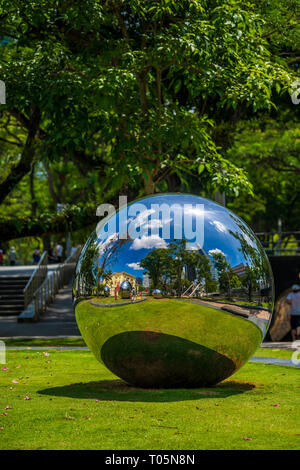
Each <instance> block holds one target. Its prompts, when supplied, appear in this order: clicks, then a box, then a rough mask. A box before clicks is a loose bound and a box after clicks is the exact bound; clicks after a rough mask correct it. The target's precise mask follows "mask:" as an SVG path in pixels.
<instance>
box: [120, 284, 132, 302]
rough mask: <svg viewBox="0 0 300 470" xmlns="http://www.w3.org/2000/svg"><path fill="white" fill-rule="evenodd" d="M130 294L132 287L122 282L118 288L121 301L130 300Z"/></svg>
mask: <svg viewBox="0 0 300 470" xmlns="http://www.w3.org/2000/svg"><path fill="white" fill-rule="evenodd" d="M131 292H132V285H131V284H130V282H129V281H127V280H126V281H123V282H122V284H121V286H120V295H121V298H122V299H130V297H131Z"/></svg>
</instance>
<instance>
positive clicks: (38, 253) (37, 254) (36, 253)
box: [33, 246, 41, 264]
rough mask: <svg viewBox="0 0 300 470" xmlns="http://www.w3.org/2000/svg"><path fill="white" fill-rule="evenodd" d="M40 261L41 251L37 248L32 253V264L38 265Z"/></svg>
mask: <svg viewBox="0 0 300 470" xmlns="http://www.w3.org/2000/svg"><path fill="white" fill-rule="evenodd" d="M40 259H41V250H40V248H39V247H38V246H37V247H36V248H35V250H34V252H33V264H39V261H40Z"/></svg>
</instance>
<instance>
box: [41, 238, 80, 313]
mask: <svg viewBox="0 0 300 470" xmlns="http://www.w3.org/2000/svg"><path fill="white" fill-rule="evenodd" d="M80 250H81V248H80V247H78V248H77V249H76V250H75V251H74V253H73V254H72V255H71V256H69V258H67V259H66V260H65V261H64V262H63V263H61V264H60V265H59V266H58V267H57V268H56V269H55V270H54V271H53V272H51V273H50V274H49V276H48V277H47V278H46V279H45V281H44V282H43V284H42V285H41V286H40V287H39V288H38V289H37V290H36V291H35V293H34V295H33V300H34V316H35V318H36V320H38V318H39V315H40V313H42V312H43V311H45V310H46V308H47V306H48V305H49V304H51V303H52V302H53V301H54V299H55V296H56V294H57V292H58V291H59V289H61V288H62V287H63V286H65V285H66V284H68V282H69V281H70V280H71V279H72V275H73V273H74V270H75V266H76V262H77V259H78V257H79V253H80Z"/></svg>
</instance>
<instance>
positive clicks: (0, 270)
mask: <svg viewBox="0 0 300 470" xmlns="http://www.w3.org/2000/svg"><path fill="white" fill-rule="evenodd" d="M35 268H36V266H35V265H31V264H30V265H27V266H0V276H12V275H19V276H31V274H32V272H33V271H34V269H35ZM57 268H58V264H48V271H54V269H57Z"/></svg>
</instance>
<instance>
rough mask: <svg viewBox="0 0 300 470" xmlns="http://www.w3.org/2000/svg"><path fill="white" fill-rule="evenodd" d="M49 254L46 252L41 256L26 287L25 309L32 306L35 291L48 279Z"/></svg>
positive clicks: (24, 291)
mask: <svg viewBox="0 0 300 470" xmlns="http://www.w3.org/2000/svg"><path fill="white" fill-rule="evenodd" d="M47 264H48V253H47V251H44V253H43V254H42V256H41V259H40V261H39V263H38V265H37V267H36V269H35V270H34V271H33V273H32V274H31V276H30V279H29V281H28V282H27V284H26V286H25V287H24V290H23V293H24V308H26V307H27V305H29V304H30V302H31V301H32V299H33V296H34V293H35V291H36V290H37V289H38V288H39V287H40V285H41V284H42V283H43V281H44V279H45V278H46V277H47V273H48V266H47Z"/></svg>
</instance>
